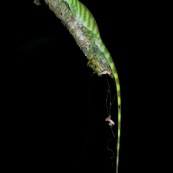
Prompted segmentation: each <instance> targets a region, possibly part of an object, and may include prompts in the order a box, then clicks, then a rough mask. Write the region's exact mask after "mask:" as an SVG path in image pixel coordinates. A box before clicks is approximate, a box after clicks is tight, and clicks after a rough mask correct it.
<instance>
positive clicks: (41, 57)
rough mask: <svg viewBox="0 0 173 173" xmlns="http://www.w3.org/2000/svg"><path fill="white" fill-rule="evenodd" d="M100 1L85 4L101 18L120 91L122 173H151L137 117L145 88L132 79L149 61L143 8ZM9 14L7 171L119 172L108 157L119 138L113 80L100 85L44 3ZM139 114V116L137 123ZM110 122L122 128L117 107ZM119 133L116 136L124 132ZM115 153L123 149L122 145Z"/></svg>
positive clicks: (17, 6) (15, 5) (21, 5)
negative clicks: (108, 97) (109, 105)
mask: <svg viewBox="0 0 173 173" xmlns="http://www.w3.org/2000/svg"><path fill="white" fill-rule="evenodd" d="M95 1H96V0H95ZM95 1H94V0H93V1H91V2H88V1H87V0H83V1H82V2H83V3H84V4H85V5H86V6H87V7H88V8H89V9H90V11H91V12H92V14H93V15H94V16H95V19H96V21H97V24H98V26H99V29H100V34H101V36H102V39H103V41H104V43H105V45H106V46H107V48H108V50H109V51H110V53H111V55H112V57H113V60H114V62H115V65H116V67H117V70H118V73H119V78H120V83H121V94H122V137H121V151H120V173H129V172H140V170H141V169H142V170H144V169H145V162H143V159H144V154H143V153H144V152H145V151H144V150H143V147H142V148H141V145H143V141H141V136H143V134H144V133H143V132H139V133H138V132H137V131H136V130H137V129H138V130H139V131H140V129H141V126H142V123H143V122H142V119H141V114H142V113H143V112H142V111H143V110H138V107H137V104H139V105H140V103H139V102H138V100H136V98H135V97H136V95H138V94H139V95H140V94H141V90H140V89H139V88H140V85H143V83H142V84H141V83H140V76H137V77H136V76H135V79H134V77H133V72H132V71H133V68H136V70H135V71H137V70H138V68H141V64H143V62H144V59H142V58H141V59H138V57H142V56H143V54H144V50H143V49H142V50H141V47H142V46H143V44H142V43H141V42H142V41H141V40H142V39H143V38H144V37H145V36H146V35H147V34H146V33H147V32H146V30H147V28H145V25H144V23H142V22H141V21H143V15H141V13H140V11H141V10H142V5H141V4H135V5H137V6H138V8H136V7H134V4H133V3H132V2H128V3H127V2H122V1H115V2H113V1H111V0H107V1H106V4H105V2H104V1H101V2H99V4H98V2H97V3H96V2H95ZM4 7H5V6H4ZM6 7H8V8H7V9H8V10H6V13H5V14H4V17H5V24H4V25H3V26H6V27H5V30H4V32H3V33H2V35H3V34H4V36H5V39H4V40H5V41H4V42H3V43H4V44H3V45H5V48H4V49H3V50H4V52H5V54H4V55H5V58H4V59H5V60H6V63H5V70H4V71H3V75H4V76H5V82H4V83H3V84H4V86H5V87H4V88H5V89H4V91H3V93H4V95H5V98H4V100H3V103H5V104H4V105H5V106H4V108H5V113H4V117H5V119H6V120H5V121H4V124H5V128H3V133H4V134H5V140H4V143H5V149H4V151H5V153H6V154H5V158H4V161H5V163H7V166H6V169H7V170H8V169H10V170H11V169H12V170H16V171H18V172H31V171H33V170H36V171H40V172H41V171H45V172H67V171H72V172H82V173H83V172H84V173H85V172H100V171H101V172H106V173H109V172H115V165H112V162H114V163H115V160H111V159H110V158H111V156H112V155H111V153H110V152H109V151H108V150H107V149H106V145H107V142H108V140H109V139H110V138H111V137H112V134H111V130H110V128H109V126H108V124H107V123H106V122H105V121H104V120H105V118H106V117H107V116H108V115H107V112H106V95H107V90H108V84H107V80H106V76H105V75H103V76H102V77H98V76H97V75H96V74H93V72H92V70H91V69H90V68H89V67H87V59H86V57H85V56H84V54H83V53H82V51H81V50H80V49H79V47H78V46H77V45H76V43H75V41H74V39H73V38H72V36H71V35H70V34H69V32H68V30H67V29H66V28H65V27H64V26H63V24H62V23H61V21H60V20H59V19H58V18H56V16H55V15H54V13H53V12H52V11H50V10H49V8H48V6H46V5H44V3H42V5H40V6H36V5H35V4H34V3H33V1H32V0H30V1H29V0H28V1H16V2H9V3H8V4H7V5H6ZM1 8H3V6H2V7H1ZM139 14H140V16H139ZM144 15H145V14H144ZM141 28H142V30H141ZM144 30H145V32H143V31H144ZM145 34H146V35H145ZM136 57H137V58H136ZM133 62H135V63H134V64H133ZM138 79H139V80H138ZM134 80H135V83H134ZM136 80H138V81H137V82H136ZM108 81H109V82H110V85H111V92H112V95H114V91H115V87H114V85H113V81H112V80H111V79H110V78H109V77H108ZM134 85H137V88H138V89H136V88H135V89H136V90H135V91H134V88H133V87H134ZM146 87H147V86H146ZM134 100H135V102H134ZM135 111H136V112H137V114H138V113H139V114H140V116H135ZM111 114H112V119H113V120H114V121H115V123H116V121H117V108H116V100H115V102H114V104H113V106H112V110H111ZM142 117H143V116H142ZM113 131H114V133H115V135H116V133H117V126H115V127H113ZM145 147H147V146H145ZM110 148H111V149H112V150H113V151H114V150H115V149H116V139H114V140H112V142H111V143H110ZM115 154H116V153H115Z"/></svg>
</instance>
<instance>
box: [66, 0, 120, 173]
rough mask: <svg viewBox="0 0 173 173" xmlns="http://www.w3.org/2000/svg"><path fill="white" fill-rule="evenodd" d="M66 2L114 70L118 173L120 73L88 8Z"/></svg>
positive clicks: (73, 0) (69, 0)
mask: <svg viewBox="0 0 173 173" xmlns="http://www.w3.org/2000/svg"><path fill="white" fill-rule="evenodd" d="M64 2H66V3H67V4H68V5H69V8H70V10H71V12H72V13H73V14H74V16H76V17H77V18H78V19H79V20H80V22H81V23H82V25H83V26H84V27H85V28H87V29H88V30H90V31H91V32H92V33H93V35H94V37H95V38H96V40H97V46H98V48H99V49H100V50H101V52H103V54H104V56H105V58H106V60H107V62H108V64H109V66H110V68H111V70H112V74H113V77H114V79H115V85H116V91H117V103H118V132H117V155H116V173H118V167H119V152H120V134H121V94H120V82H119V77H118V73H117V70H116V67H115V64H114V62H113V60H112V57H111V55H110V53H109V51H108V50H107V48H106V46H105V44H104V43H103V42H102V39H101V37H100V32H99V29H98V26H97V23H96V21H95V19H94V17H93V15H92V14H91V12H90V11H89V10H88V9H87V7H86V6H85V5H84V4H82V3H81V2H80V1H78V0H64ZM98 58H99V57H98Z"/></svg>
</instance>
